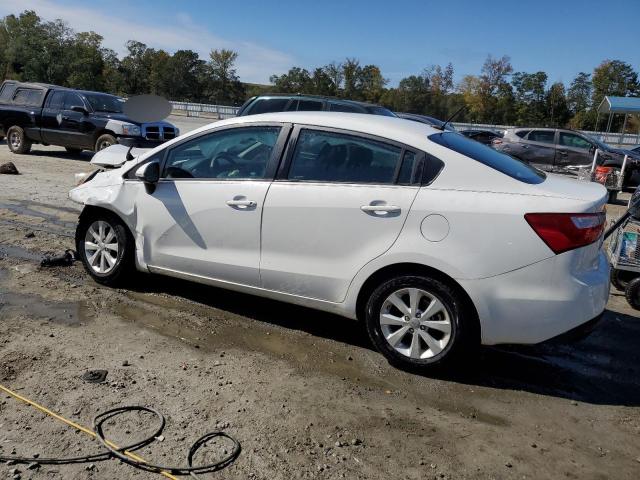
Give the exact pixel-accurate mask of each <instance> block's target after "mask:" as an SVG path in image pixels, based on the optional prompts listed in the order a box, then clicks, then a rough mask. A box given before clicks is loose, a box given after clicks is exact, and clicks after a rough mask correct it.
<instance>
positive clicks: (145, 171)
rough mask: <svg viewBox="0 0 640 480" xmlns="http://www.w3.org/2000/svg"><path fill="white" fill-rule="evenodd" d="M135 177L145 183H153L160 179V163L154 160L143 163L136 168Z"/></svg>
mask: <svg viewBox="0 0 640 480" xmlns="http://www.w3.org/2000/svg"><path fill="white" fill-rule="evenodd" d="M136 178H137V179H138V180H142V181H143V182H144V183H145V185H155V184H156V183H158V181H159V180H160V163H158V161H156V160H154V161H152V162H148V163H145V164H144V165H142V166H141V167H139V168H138V170H136Z"/></svg>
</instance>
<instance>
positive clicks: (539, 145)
mask: <svg viewBox="0 0 640 480" xmlns="http://www.w3.org/2000/svg"><path fill="white" fill-rule="evenodd" d="M555 143H556V131H555V130H531V131H530V132H529V134H528V135H527V136H526V138H525V140H524V142H523V144H522V154H521V155H520V158H521V159H522V160H524V161H526V162H528V163H530V164H532V165H535V166H537V167H540V168H542V169H544V170H550V169H551V168H552V167H553V165H554V162H555V156H556V146H555Z"/></svg>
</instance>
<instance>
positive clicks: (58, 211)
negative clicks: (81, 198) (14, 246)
mask: <svg viewBox="0 0 640 480" xmlns="http://www.w3.org/2000/svg"><path fill="white" fill-rule="evenodd" d="M2 209H3V210H8V211H10V212H11V213H13V214H15V215H18V216H22V217H32V218H35V219H37V221H38V223H42V224H43V225H46V226H47V227H48V228H49V230H51V231H52V232H54V230H53V229H51V227H52V226H55V227H58V229H59V230H62V231H64V232H73V231H74V230H75V227H76V222H77V218H78V214H79V211H78V210H74V209H72V208H68V207H57V206H52V205H47V204H44V203H39V202H33V201H30V200H8V201H3V202H0V210H2ZM5 221H6V220H5ZM54 233H55V232H54Z"/></svg>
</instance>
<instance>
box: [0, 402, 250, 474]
mask: <svg viewBox="0 0 640 480" xmlns="http://www.w3.org/2000/svg"><path fill="white" fill-rule="evenodd" d="M136 411H137V412H146V413H151V414H153V415H155V416H156V417H157V418H158V420H159V425H158V427H157V428H156V430H155V432H154V433H153V434H151V435H149V436H148V437H147V438H144V439H142V440H140V441H138V442H136V443H133V444H131V445H127V446H126V447H120V448H114V447H113V446H112V445H113V444H111V443H110V442H109V440H107V439H106V437H105V436H104V432H103V429H102V426H103V424H104V423H105V422H106V421H107V420H110V419H112V418H114V417H116V416H118V415H122V414H123V413H127V412H136ZM93 425H94V427H93V428H94V432H95V434H96V438H97V439H98V440H99V441H100V442H101V443H102V445H103V447H104V448H105V449H106V450H107V451H106V452H103V453H97V454H94V455H85V456H81V457H70V458H40V457H37V458H35V457H14V456H10V457H7V456H0V462H14V463H27V464H28V463H38V464H40V465H63V464H73V463H94V462H102V461H105V460H109V459H111V458H114V457H115V458H117V459H119V460H121V461H122V462H124V463H126V464H128V465H131V466H132V467H135V468H138V469H140V470H144V471H147V472H152V473H160V472H168V473H171V474H173V475H194V476H195V474H197V473H209V472H215V471H218V470H221V469H223V468H225V467H227V466H229V465H230V464H231V463H233V462H234V461H235V460H236V459H237V458H238V456H239V455H240V451H241V447H240V443H239V442H238V441H237V440H236V439H235V438H233V437H231V436H230V435H228V434H226V433H224V432H210V433H207V434H205V435H203V436H202V437H200V438H199V439H198V440H196V441H195V442H194V443H193V445H191V448H189V453H188V454H187V465H188V466H186V467H164V466H161V465H154V464H150V463H143V462H140V461H137V460H134V459H132V458H130V457H128V456H127V455H125V454H124V452H125V451H126V452H133V451H135V450H139V449H141V448H142V447H145V446H147V445H149V444H151V443H153V442H154V441H155V440H156V439H157V437H159V436H160V435H161V434H162V431H163V430H164V427H165V425H166V420H165V418H164V416H163V415H162V414H161V413H160V412H158V411H157V410H154V409H153V408H149V407H141V406H127V407H118V408H113V409H111V410H107V411H105V412H102V413H99V414H98V415H97V416H96V417H95V418H94V420H93ZM214 438H226V439H228V440H230V441H231V442H232V444H233V449H232V451H231V453H229V454H228V455H227V456H226V457H224V458H223V459H221V460H218V461H217V462H214V463H210V464H207V465H200V466H195V467H194V466H193V458H194V457H195V455H196V453H197V452H198V450H199V449H200V448H202V447H203V446H204V445H206V444H207V442H209V441H210V440H212V439H214Z"/></svg>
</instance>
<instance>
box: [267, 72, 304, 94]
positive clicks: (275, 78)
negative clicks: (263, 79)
mask: <svg viewBox="0 0 640 480" xmlns="http://www.w3.org/2000/svg"><path fill="white" fill-rule="evenodd" d="M269 80H270V81H271V83H273V85H274V86H275V88H276V91H277V92H278V93H313V82H312V81H311V75H310V74H309V71H308V70H307V69H305V68H300V67H293V68H291V69H290V70H289V71H288V72H287V73H283V74H282V75H271V77H270V78H269Z"/></svg>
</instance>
